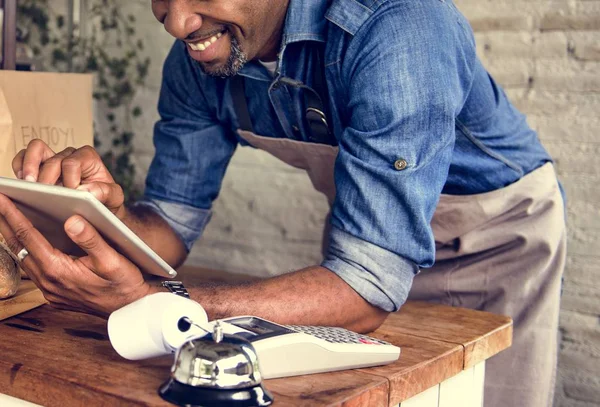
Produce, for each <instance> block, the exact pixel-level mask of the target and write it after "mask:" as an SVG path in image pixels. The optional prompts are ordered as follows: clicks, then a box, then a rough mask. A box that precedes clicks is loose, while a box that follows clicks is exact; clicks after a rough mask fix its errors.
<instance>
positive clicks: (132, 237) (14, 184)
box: [0, 177, 177, 278]
mask: <svg viewBox="0 0 600 407" xmlns="http://www.w3.org/2000/svg"><path fill="white" fill-rule="evenodd" d="M0 193H2V194H4V195H6V196H7V197H9V198H10V199H11V200H12V201H13V202H14V203H15V205H17V207H18V208H19V209H20V210H21V211H22V212H23V214H24V215H25V216H26V217H27V218H28V219H29V220H30V221H31V223H33V225H34V226H35V227H36V228H37V229H38V230H39V231H40V232H41V233H42V234H43V235H44V236H45V237H46V239H48V241H49V242H50V244H52V245H53V246H54V247H55V248H57V249H59V250H61V251H62V252H64V253H67V254H71V255H82V254H83V252H82V250H81V249H80V248H79V246H77V245H76V244H75V243H73V241H72V240H71V239H70V238H69V237H68V236H67V234H66V233H65V230H64V223H65V221H66V220H67V219H69V218H70V217H71V216H73V215H81V216H82V217H84V218H85V219H87V221H88V222H90V223H91V224H92V225H93V226H94V227H95V228H96V229H97V230H98V232H100V234H101V235H102V236H103V237H104V238H105V239H106V240H107V242H108V243H109V244H110V245H111V246H112V247H113V248H114V249H116V250H117V251H119V252H120V253H121V254H123V255H124V256H125V257H127V258H128V259H129V260H131V261H132V262H134V263H135V264H136V265H137V266H138V267H140V269H142V270H143V271H145V272H147V273H150V274H155V275H157V276H162V277H169V278H172V277H175V276H176V275H177V272H176V271H175V270H173V268H172V267H171V266H169V265H168V264H167V262H165V261H164V260H163V259H162V258H160V257H159V256H158V255H157V254H156V253H155V252H154V251H153V250H152V249H151V248H150V247H148V245H147V244H146V243H144V242H143V241H142V239H140V238H139V237H138V236H137V235H136V234H135V233H133V232H132V231H131V229H129V228H128V227H127V226H126V225H125V224H124V223H123V222H121V220H120V219H119V218H117V217H116V216H115V214H113V213H112V212H111V211H110V210H109V209H108V208H106V207H105V206H104V205H103V204H102V203H101V202H100V201H98V200H97V199H96V197H94V195H92V193H91V192H87V191H78V190H75V189H70V188H66V187H61V186H56V185H46V184H38V183H35V182H28V181H22V180H16V179H10V178H5V177H0Z"/></svg>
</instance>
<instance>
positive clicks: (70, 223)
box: [64, 215, 123, 280]
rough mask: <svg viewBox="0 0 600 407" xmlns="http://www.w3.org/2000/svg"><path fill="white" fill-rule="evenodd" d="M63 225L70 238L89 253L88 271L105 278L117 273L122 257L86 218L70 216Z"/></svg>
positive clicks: (110, 277)
mask: <svg viewBox="0 0 600 407" xmlns="http://www.w3.org/2000/svg"><path fill="white" fill-rule="evenodd" d="M64 227H65V232H67V235H68V236H69V237H70V238H71V240H72V241H73V242H74V243H75V244H76V245H77V246H79V247H81V249H82V250H83V251H84V252H86V253H87V254H88V255H89V258H90V260H91V262H92V265H93V269H90V271H92V272H94V273H95V274H96V275H98V276H99V277H102V278H104V279H106V280H113V279H114V278H115V276H117V275H118V271H119V265H120V263H121V262H122V261H123V258H122V257H121V255H120V254H119V253H117V252H116V251H115V250H114V249H113V248H112V247H110V246H109V245H108V244H107V243H106V241H105V240H104V239H103V238H102V236H100V234H99V233H98V231H97V230H96V229H95V228H94V227H93V226H92V225H91V224H90V223H89V222H88V221H87V220H85V219H84V218H82V217H81V216H79V215H75V216H71V217H70V218H69V219H67V221H66V222H65V225H64Z"/></svg>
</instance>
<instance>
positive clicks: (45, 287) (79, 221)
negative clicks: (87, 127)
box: [0, 194, 151, 316]
mask: <svg viewBox="0 0 600 407" xmlns="http://www.w3.org/2000/svg"><path fill="white" fill-rule="evenodd" d="M65 231H66V232H67V235H68V236H69V237H70V238H71V239H72V240H73V241H74V242H75V243H76V244H77V245H78V246H79V247H81V248H82V249H83V250H84V251H85V252H86V253H87V256H85V257H81V258H78V259H72V258H71V257H69V256H67V255H66V254H64V253H62V252H60V251H59V250H57V249H55V248H54V247H52V246H51V245H50V243H49V242H48V241H47V240H46V239H45V238H44V237H43V236H42V234H41V233H40V232H39V231H38V230H37V229H35V228H34V227H33V225H32V224H31V222H29V220H28V219H27V218H26V217H25V216H24V215H23V214H22V213H21V212H20V211H19V210H18V209H17V207H16V206H15V205H14V204H13V203H12V201H11V200H10V199H8V198H7V197H6V196H4V195H2V194H0V234H2V235H3V236H4V238H5V239H6V243H7V245H8V247H9V248H10V249H11V251H12V252H13V253H15V254H16V253H18V252H19V251H20V250H21V249H22V248H23V247H24V248H25V249H27V251H28V252H29V255H28V256H26V257H25V258H24V259H23V261H21V267H22V268H23V269H24V270H25V272H26V273H27V275H28V276H29V277H30V278H31V279H32V280H33V282H34V283H35V285H36V286H37V287H38V288H40V290H41V291H42V293H43V294H44V297H45V298H46V300H48V301H49V302H50V304H51V305H52V306H54V307H57V308H62V309H69V310H73V311H80V312H87V313H91V314H96V315H101V316H108V315H109V314H110V313H111V312H113V311H115V310H117V309H119V308H121V307H123V306H125V305H127V304H129V303H131V302H133V301H135V300H137V299H139V298H142V297H144V296H146V295H147V294H149V293H150V291H151V287H150V286H149V285H148V284H147V283H146V282H145V281H144V278H143V277H142V273H141V272H140V270H139V269H138V268H137V267H136V266H135V265H134V264H133V263H131V262H130V261H129V260H127V259H126V258H124V257H123V256H121V255H120V254H119V253H117V252H116V251H115V250H114V249H112V248H111V247H110V246H109V245H108V244H107V243H106V242H105V241H104V240H103V239H102V237H101V236H100V235H99V234H98V232H97V231H96V230H95V229H94V227H93V226H92V225H90V224H89V223H88V222H87V221H86V220H85V219H83V218H82V217H81V216H72V217H71V218H69V219H68V220H67V221H66V222H65Z"/></svg>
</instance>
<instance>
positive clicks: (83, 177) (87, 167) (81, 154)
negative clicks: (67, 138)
mask: <svg viewBox="0 0 600 407" xmlns="http://www.w3.org/2000/svg"><path fill="white" fill-rule="evenodd" d="M62 178H63V184H64V186H66V187H68V188H77V187H78V186H79V185H80V184H81V183H82V182H83V183H90V182H97V181H99V182H106V183H114V179H113V177H112V176H111V175H110V173H109V172H108V170H107V168H106V167H105V166H104V163H103V162H102V158H101V157H100V155H98V152H97V151H96V150H94V148H92V147H90V146H84V147H81V148H79V149H77V150H76V151H75V152H74V153H73V154H71V155H70V156H68V157H67V158H65V159H64V160H63V161H62Z"/></svg>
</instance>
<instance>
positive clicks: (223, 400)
mask: <svg viewBox="0 0 600 407" xmlns="http://www.w3.org/2000/svg"><path fill="white" fill-rule="evenodd" d="M261 382H262V377H261V374H260V370H259V367H258V357H257V355H256V351H255V350H254V347H253V346H252V344H251V343H250V342H248V341H247V340H245V339H244V338H241V337H238V336H235V335H224V334H223V329H222V327H221V325H220V324H219V322H217V323H216V324H215V326H214V331H213V332H212V333H209V334H207V335H205V336H203V337H200V338H195V339H192V340H190V341H188V342H186V343H184V344H183V345H182V346H181V347H180V348H179V350H178V351H177V354H176V356H175V363H174V364H173V367H172V368H171V378H170V379H169V380H168V381H167V382H165V383H164V384H163V385H162V386H161V387H160V388H159V391H158V392H159V394H160V396H161V397H162V398H163V399H165V400H167V401H169V402H171V403H173V404H177V405H180V406H190V407H212V406H226V407H228V406H232V407H251V406H268V405H270V404H271V403H272V402H273V397H272V396H271V394H270V393H269V392H268V391H267V390H265V389H264V387H263V386H262V384H261Z"/></svg>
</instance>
